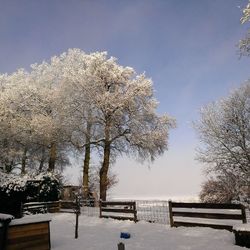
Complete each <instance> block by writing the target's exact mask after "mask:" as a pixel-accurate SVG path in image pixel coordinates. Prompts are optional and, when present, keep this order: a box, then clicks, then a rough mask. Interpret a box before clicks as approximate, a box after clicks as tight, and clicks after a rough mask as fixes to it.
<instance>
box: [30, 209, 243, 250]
mask: <svg viewBox="0 0 250 250" xmlns="http://www.w3.org/2000/svg"><path fill="white" fill-rule="evenodd" d="M45 216H50V217H51V219H52V221H51V245H52V250H69V249H70V250H78V249H79V250H82V249H84V250H115V249H116V250H117V249H118V248H117V244H118V243H119V242H123V243H124V244H125V249H126V250H136V249H138V250H140V249H141V250H142V249H143V250H166V249H167V250H185V249H192V250H201V249H202V250H210V249H211V250H236V249H244V248H242V247H239V246H235V245H234V235H233V234H232V233H230V232H227V231H225V230H215V229H210V228H183V227H180V228H170V227H169V226H168V225H162V224H154V223H147V222H138V223H134V222H130V221H118V220H112V219H99V218H96V217H87V216H83V215H81V216H80V217H79V237H78V239H74V224H75V215H74V214H66V213H62V214H49V215H45ZM27 217H29V216H27ZM121 232H129V233H130V234H131V238H130V239H120V233H121Z"/></svg>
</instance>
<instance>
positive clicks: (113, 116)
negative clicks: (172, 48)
mask: <svg viewBox="0 0 250 250" xmlns="http://www.w3.org/2000/svg"><path fill="white" fill-rule="evenodd" d="M57 60H58V61H60V62H61V65H63V66H62V67H63V76H64V80H63V81H62V86H61V87H60V89H61V92H62V96H63V95H64V96H65V97H64V98H62V99H61V100H62V102H63V104H62V105H61V106H63V107H64V108H65V109H64V113H65V114H70V115H68V116H67V115H66V116H64V119H63V120H64V123H66V124H70V128H71V129H72V131H71V133H70V136H71V138H70V140H71V142H72V143H73V145H75V146H76V147H77V148H84V152H85V156H84V159H85V161H84V176H83V185H84V186H85V187H86V186H88V168H89V160H90V158H89V157H90V149H91V147H93V146H94V147H96V148H98V150H99V152H101V155H102V156H103V163H102V167H101V169H100V198H101V199H103V200H105V199H106V191H107V183H108V179H107V176H108V171H109V165H110V157H111V154H113V155H116V154H117V153H126V154H131V155H135V156H137V158H140V159H147V158H150V159H153V158H154V157H155V156H156V155H157V154H160V153H162V152H163V151H164V150H165V149H166V148H167V136H168V130H169V128H171V127H172V126H173V125H174V121H173V119H171V118H169V117H168V116H166V115H164V116H158V115H157V114H156V107H157V102H156V101H155V99H154V98H153V88H152V82H151V80H150V79H148V78H146V76H145V75H144V74H141V75H138V74H136V72H135V71H134V70H133V69H132V68H130V67H123V66H121V65H119V64H118V63H117V60H116V59H115V58H113V57H111V58H108V56H107V53H106V52H96V53H91V54H89V55H87V54H85V53H84V52H82V51H81V50H78V49H74V50H69V51H68V52H67V53H64V54H62V55H61V56H60V57H58V58H57Z"/></svg>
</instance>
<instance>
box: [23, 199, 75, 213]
mask: <svg viewBox="0 0 250 250" xmlns="http://www.w3.org/2000/svg"><path fill="white" fill-rule="evenodd" d="M78 206H79V205H78V204H77V203H76V202H73V201H49V202H29V203H24V204H23V205H22V214H25V213H32V214H38V213H58V212H69V213H75V212H76V210H79V208H78Z"/></svg>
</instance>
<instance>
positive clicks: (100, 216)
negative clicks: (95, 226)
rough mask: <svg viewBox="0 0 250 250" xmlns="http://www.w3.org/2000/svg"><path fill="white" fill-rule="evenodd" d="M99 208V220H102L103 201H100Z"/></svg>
mask: <svg viewBox="0 0 250 250" xmlns="http://www.w3.org/2000/svg"><path fill="white" fill-rule="evenodd" d="M99 208H100V211H99V218H102V200H100V201H99Z"/></svg>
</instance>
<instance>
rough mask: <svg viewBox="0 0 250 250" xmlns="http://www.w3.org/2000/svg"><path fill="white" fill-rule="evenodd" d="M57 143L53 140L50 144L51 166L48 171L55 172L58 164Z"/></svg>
mask: <svg viewBox="0 0 250 250" xmlns="http://www.w3.org/2000/svg"><path fill="white" fill-rule="evenodd" d="M56 150H57V149H56V143H55V142H52V143H51V146H50V152H49V168H48V171H50V172H54V170H55V164H56Z"/></svg>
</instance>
